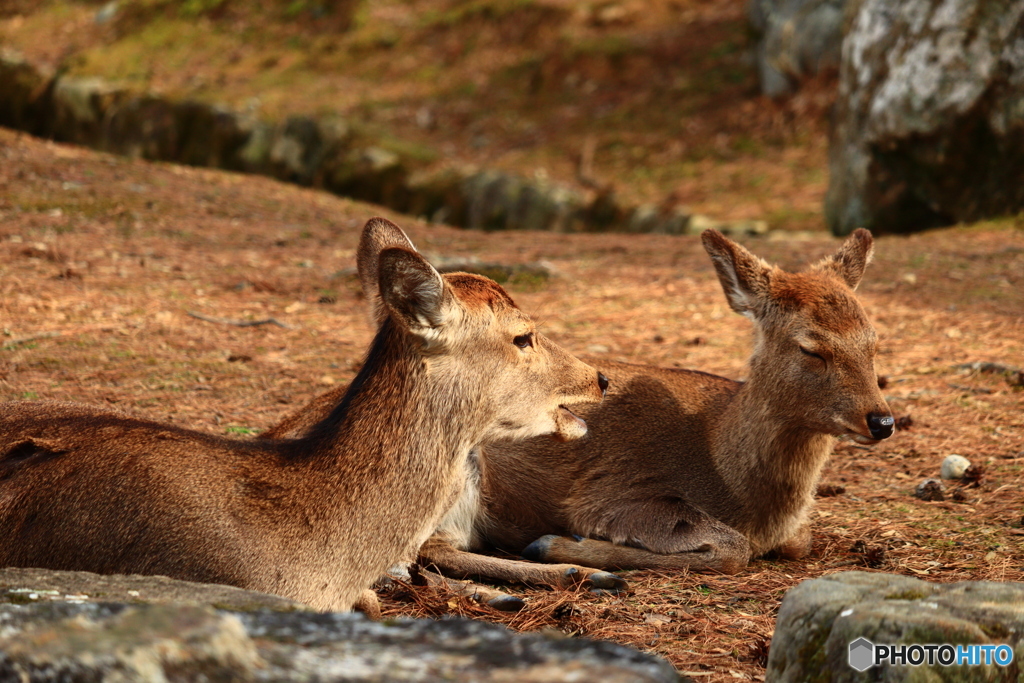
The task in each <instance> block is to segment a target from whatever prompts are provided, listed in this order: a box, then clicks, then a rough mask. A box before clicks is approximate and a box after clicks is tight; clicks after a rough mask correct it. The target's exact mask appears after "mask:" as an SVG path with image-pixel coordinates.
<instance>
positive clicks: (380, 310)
mask: <svg viewBox="0 0 1024 683" xmlns="http://www.w3.org/2000/svg"><path fill="white" fill-rule="evenodd" d="M389 247H402V248H404V249H408V250H409V251H416V247H414V246H413V244H412V242H411V241H410V240H409V238H408V236H406V234H405V233H404V232H403V231H402V229H401V228H400V227H398V226H397V225H395V224H394V223H392V222H391V221H389V220H387V219H386V218H380V217H374V218H371V219H370V220H368V221H366V226H365V227H364V228H363V234H362V235H361V236H360V237H359V250H358V251H357V252H356V270H357V271H358V272H359V282H360V283H362V286H363V294H364V295H366V302H367V304H368V305H369V307H370V317H371V318H372V319H373V322H374V324H376V325H380V324H381V323H382V322H383V321H384V318H386V317H387V315H388V311H387V308H386V307H385V306H384V302H383V301H382V300H381V297H380V287H379V285H378V276H379V272H378V269H377V261H378V259H379V257H380V253H381V252H382V251H384V250H385V249H387V248H389Z"/></svg>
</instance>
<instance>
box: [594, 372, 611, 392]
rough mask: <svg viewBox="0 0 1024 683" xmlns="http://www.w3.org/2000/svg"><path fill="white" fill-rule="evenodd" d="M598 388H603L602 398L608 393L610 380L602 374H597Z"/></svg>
mask: <svg viewBox="0 0 1024 683" xmlns="http://www.w3.org/2000/svg"><path fill="white" fill-rule="evenodd" d="M597 386H599V387H601V395H602V396H604V395H605V394H607V393H608V378H607V377H605V376H604V375H602V374H601V373H600V372H599V373H597Z"/></svg>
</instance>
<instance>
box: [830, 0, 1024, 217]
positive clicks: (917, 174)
mask: <svg viewBox="0 0 1024 683" xmlns="http://www.w3.org/2000/svg"><path fill="white" fill-rule="evenodd" d="M832 125H833V128H832V133H831V135H832V140H831V146H830V152H829V157H830V159H829V167H830V181H829V188H828V194H827V196H826V200H825V214H826V219H827V221H828V224H829V227H830V228H831V229H832V231H833V232H834V233H835V234H837V235H845V234H847V233H849V232H851V231H852V230H853V229H854V228H857V227H867V228H871V229H873V230H880V231H890V232H906V231H912V230H919V229H923V228H927V227H933V226H938V225H948V224H952V223H956V222H960V221H974V220H978V219H981V218H985V217H991V216H998V215H1003V214H1007V213H1013V212H1016V211H1019V210H1020V209H1021V208H1024V182H1022V180H1024V0H861V1H860V2H859V4H858V5H857V6H856V8H855V11H854V12H853V16H852V19H851V23H850V28H849V30H848V32H847V34H846V38H845V40H844V42H843V49H842V59H841V66H840V82H839V93H838V99H837V103H836V109H835V116H834V117H833V124H832Z"/></svg>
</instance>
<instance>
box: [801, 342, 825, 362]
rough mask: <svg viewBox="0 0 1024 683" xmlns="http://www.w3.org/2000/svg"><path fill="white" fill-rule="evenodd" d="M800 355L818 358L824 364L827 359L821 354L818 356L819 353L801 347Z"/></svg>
mask: <svg viewBox="0 0 1024 683" xmlns="http://www.w3.org/2000/svg"><path fill="white" fill-rule="evenodd" d="M800 353H802V354H804V355H805V356H810V357H811V358H817V359H818V360H820V361H821V362H822V363H824V362H825V357H824V356H822V355H820V354H817V353H814V351H808V350H807V349H805V348H804V347H802V346H801V347H800Z"/></svg>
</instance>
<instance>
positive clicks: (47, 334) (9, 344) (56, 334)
mask: <svg viewBox="0 0 1024 683" xmlns="http://www.w3.org/2000/svg"><path fill="white" fill-rule="evenodd" d="M62 334H64V333H63V332H39V333H38V334H30V335H28V336H26V337H15V338H14V339H8V340H7V341H5V342H4V343H3V344H0V349H6V348H10V347H12V346H17V345H18V344H26V343H28V342H31V341H35V340H37V339H50V338H52V337H59V336H61V335H62Z"/></svg>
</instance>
